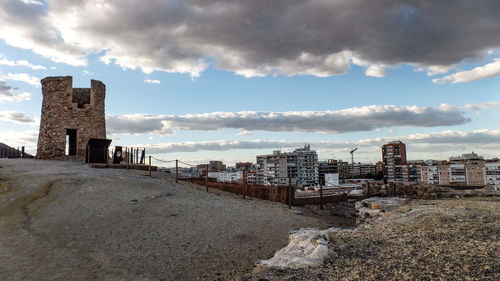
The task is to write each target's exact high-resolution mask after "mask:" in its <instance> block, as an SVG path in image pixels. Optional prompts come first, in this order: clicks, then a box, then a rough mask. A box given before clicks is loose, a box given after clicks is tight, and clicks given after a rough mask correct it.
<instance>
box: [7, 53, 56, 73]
mask: <svg viewBox="0 0 500 281" xmlns="http://www.w3.org/2000/svg"><path fill="white" fill-rule="evenodd" d="M0 65H8V66H25V67H29V68H31V69H33V70H45V69H47V68H46V67H45V66H43V65H35V64H32V63H30V62H29V61H27V60H17V61H13V60H9V59H7V58H4V57H3V56H2V55H1V54H0Z"/></svg>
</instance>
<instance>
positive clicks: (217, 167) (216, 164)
mask: <svg viewBox="0 0 500 281" xmlns="http://www.w3.org/2000/svg"><path fill="white" fill-rule="evenodd" d="M208 167H209V170H210V171H214V172H218V171H225V170H226V165H224V163H222V161H210V163H209V164H208Z"/></svg>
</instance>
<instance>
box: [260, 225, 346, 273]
mask: <svg viewBox="0 0 500 281" xmlns="http://www.w3.org/2000/svg"><path fill="white" fill-rule="evenodd" d="M339 230H342V229H340V228H336V227H332V228H329V229H326V230H319V229H315V228H302V229H299V230H292V231H290V236H289V243H288V245H287V246H286V247H285V248H283V249H281V250H279V251H277V252H276V253H275V254H274V257H272V258H271V259H268V260H260V261H258V262H257V265H262V266H275V267H291V268H300V267H307V266H318V265H321V264H323V263H324V262H325V260H327V259H328V258H329V257H330V256H332V255H335V252H334V250H335V249H336V248H339V247H342V246H343V242H342V240H341V239H340V237H339V236H338V235H337V232H338V231H339Z"/></svg>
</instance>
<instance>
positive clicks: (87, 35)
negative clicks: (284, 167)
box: [0, 0, 500, 164]
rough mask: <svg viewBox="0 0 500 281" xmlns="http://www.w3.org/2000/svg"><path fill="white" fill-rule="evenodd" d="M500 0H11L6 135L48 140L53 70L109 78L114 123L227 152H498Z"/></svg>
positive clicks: (1, 135) (126, 141)
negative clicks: (48, 86) (44, 119)
mask: <svg viewBox="0 0 500 281" xmlns="http://www.w3.org/2000/svg"><path fill="white" fill-rule="evenodd" d="M498 15H500V1H482V0H475V1H455V0H453V1H452V0H450V1H445V0H442V1H429V0H425V1H424V0H422V1H397V0H381V1H358V0H349V1H347V0H328V1H326V0H293V1H290V0H287V1H284V0H273V1H263V0H255V1H254V0H242V1H210V0H184V1H179V0H175V1H135V0H128V1H123V0H89V1H85V0H78V1H63V0H46V1H42V0H0V142H5V143H7V144H9V145H11V146H21V145H25V146H26V147H27V148H28V150H29V151H30V152H33V153H34V152H35V151H36V141H37V135H38V126H39V122H40V108H41V101H42V100H41V99H42V97H41V89H40V79H41V78H43V77H46V76H61V75H64V76H65V75H71V76H73V83H74V87H89V86H90V79H97V80H101V81H103V82H104V83H105V84H106V88H107V96H106V112H107V132H108V137H109V138H112V139H113V142H112V144H114V145H129V146H146V147H148V151H150V152H151V153H154V156H155V157H157V158H161V159H165V160H170V159H176V158H177V159H181V160H183V161H186V162H190V163H200V162H206V161H207V160H209V159H213V160H223V161H225V162H228V163H230V164H232V163H234V162H237V161H255V155H257V154H263V153H268V152H271V151H272V150H275V149H282V150H288V149H291V148H294V147H299V146H303V145H304V144H305V143H310V144H311V147H312V148H313V149H316V150H318V153H319V158H320V159H327V158H336V159H343V160H348V159H349V150H350V149H351V148H353V147H360V149H359V150H358V152H357V153H356V160H357V161H361V162H376V161H379V160H380V159H381V152H380V146H381V145H382V144H383V143H385V142H388V141H391V140H402V141H404V142H406V143H407V149H408V157H409V158H410V159H447V158H448V157H449V156H450V155H454V154H462V153H466V152H470V151H475V152H477V153H480V154H482V155H484V156H486V157H500V17H499V16H498Z"/></svg>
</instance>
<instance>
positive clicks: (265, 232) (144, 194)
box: [0, 159, 331, 280]
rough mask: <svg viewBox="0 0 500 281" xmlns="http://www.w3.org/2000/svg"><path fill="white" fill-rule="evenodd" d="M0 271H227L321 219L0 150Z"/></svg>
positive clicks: (119, 275)
mask: <svg viewBox="0 0 500 281" xmlns="http://www.w3.org/2000/svg"><path fill="white" fill-rule="evenodd" d="M0 166H1V168H0V280H91V279H98V280H205V279H206V280H228V279H238V278H240V276H242V275H244V274H248V273H249V272H251V270H252V269H253V268H254V263H255V262H256V261H257V260H259V259H267V258H269V257H271V256H273V254H274V252H275V251H277V250H278V249H280V248H282V247H284V246H285V245H286V244H287V242H288V232H289V231H290V230H292V229H297V228H302V227H308V226H309V227H318V228H327V227H329V226H331V224H330V223H328V222H326V221H325V220H324V219H321V218H315V217H312V216H308V215H307V214H304V215H299V214H297V213H295V212H290V211H289V210H288V209H287V207H286V206H285V205H283V204H279V203H271V202H267V201H262V200H257V199H246V200H243V199H242V198H241V197H240V196H234V195H232V196H226V195H224V194H223V193H221V192H215V191H211V192H210V193H206V192H205V191H204V190H203V188H190V187H188V186H187V185H186V184H175V183H174V182H172V181H165V180H160V179H155V178H149V177H145V176H144V175H143V174H144V172H131V171H129V172H127V171H125V170H112V169H92V168H89V167H86V166H84V165H83V164H82V163H81V162H60V161H42V160H30V159H10V160H0Z"/></svg>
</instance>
